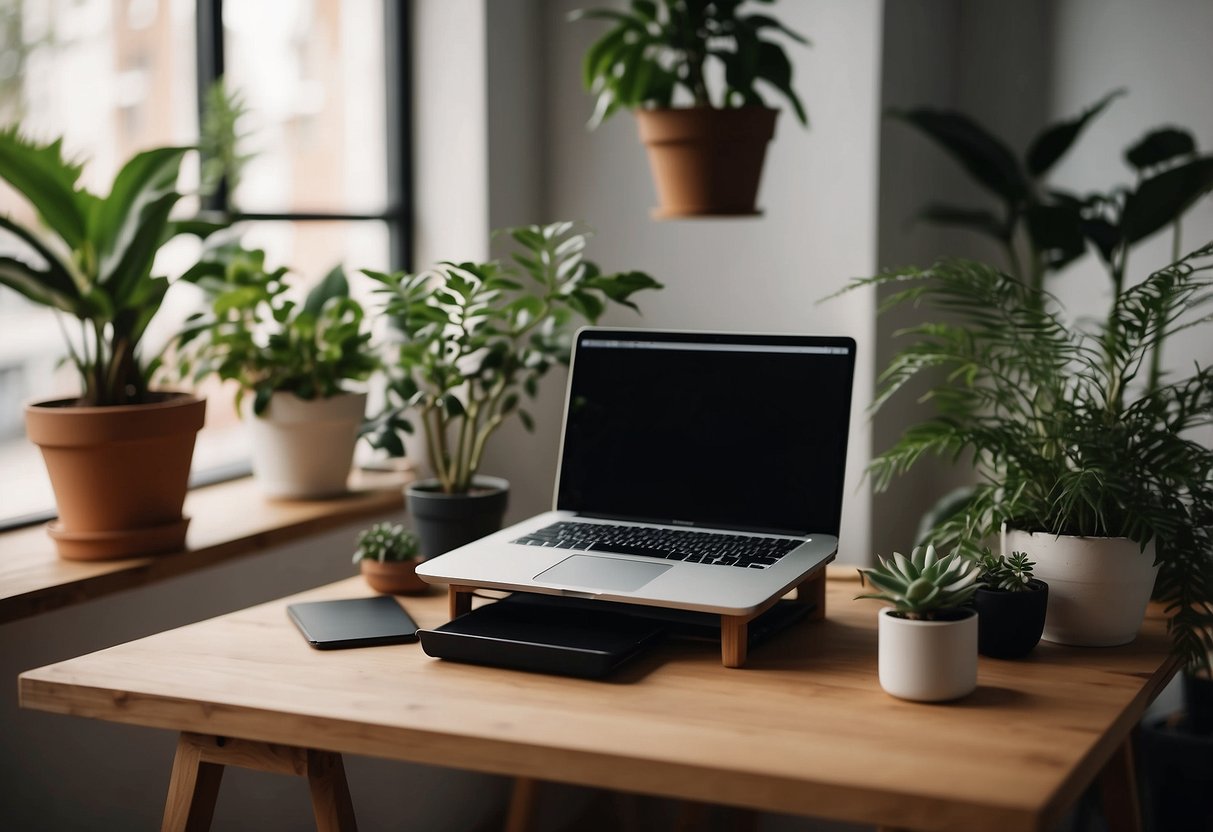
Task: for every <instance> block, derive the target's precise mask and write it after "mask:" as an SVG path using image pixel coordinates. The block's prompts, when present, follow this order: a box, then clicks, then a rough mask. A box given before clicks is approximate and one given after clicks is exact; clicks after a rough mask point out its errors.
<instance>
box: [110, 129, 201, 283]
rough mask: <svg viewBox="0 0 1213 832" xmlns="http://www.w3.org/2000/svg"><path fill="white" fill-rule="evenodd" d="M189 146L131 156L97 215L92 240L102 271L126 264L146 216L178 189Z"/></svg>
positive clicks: (163, 148) (119, 172) (149, 151)
mask: <svg viewBox="0 0 1213 832" xmlns="http://www.w3.org/2000/svg"><path fill="white" fill-rule="evenodd" d="M188 152H189V148H186V147H159V148H155V149H153V150H146V151H144V152H142V153H138V154H136V155H135V156H133V157H131V159H130V161H128V162H127V163H126V164H125V165H123V166H122V170H120V171H118V175H117V176H116V177H114V186H113V188H112V189H111V190H110V194H109V196H108V197H106V198H105V200H104V201H103V202H102V204H101V206H100V208H99V210H98V211H97V213H96V215H95V219H94V221H93V227H92V228H91V229H90V231H91V232H92V233H91V234H90V237H91V238H92V240H93V241H94V243H95V245H96V247H97V250H98V254H99V255H100V257H101V272H102V274H105V273H108V272H109V271H110V270H111V269H113V267H114V265H115V264H116V263H119V262H121V261H122V259H123V257H124V256H125V255H126V249H127V247H128V246H129V245H130V243H131V241H132V240H133V239H134V237H135V234H136V232H137V231H138V229H139V227H140V224H141V223H142V221H143V214H144V212H145V211H147V209H148V207H149V206H151V205H152V204H153V203H154V202H156V201H158V200H160V199H161V198H162V197H164V196H165V195H166V194H169V193H173V192H174V191H175V190H176V185H177V174H178V172H179V171H180V169H181V160H182V159H183V158H184V156H185V154H186V153H188Z"/></svg>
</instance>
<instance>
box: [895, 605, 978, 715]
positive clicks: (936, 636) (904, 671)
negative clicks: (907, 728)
mask: <svg viewBox="0 0 1213 832" xmlns="http://www.w3.org/2000/svg"><path fill="white" fill-rule="evenodd" d="M966 612H967V613H968V615H966V616H965V617H963V618H960V619H958V620H956V621H914V620H911V619H908V618H899V617H897V616H895V615H893V614H892V613H893V609H892V608H891V607H885V608H884V609H882V610H881V611H880V631H879V637H880V642H879V654H880V655H879V664H880V686H881V687H882V688H884V689H885V692H886V693H889V694H892V695H893V696H896V697H898V698H899V699H911V700H914V701H915V702H945V701H947V700H949V699H959V698H960V697H962V696H967V695H968V694H970V693H972V692H973V691H974V690H975V689H976V688H977V613H976V612H973V611H972V610H966Z"/></svg>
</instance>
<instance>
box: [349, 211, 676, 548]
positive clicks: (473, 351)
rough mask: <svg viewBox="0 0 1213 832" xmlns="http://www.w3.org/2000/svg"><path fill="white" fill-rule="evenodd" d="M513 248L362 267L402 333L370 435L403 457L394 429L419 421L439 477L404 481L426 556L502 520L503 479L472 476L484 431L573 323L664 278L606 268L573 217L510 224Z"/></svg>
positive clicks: (506, 414)
mask: <svg viewBox="0 0 1213 832" xmlns="http://www.w3.org/2000/svg"><path fill="white" fill-rule="evenodd" d="M507 233H508V235H509V237H510V239H511V240H512V241H513V242H514V243H515V244H516V247H517V250H515V251H514V252H513V254H512V255H511V260H510V261H509V262H506V263H501V262H497V261H493V262H488V263H441V264H439V265H438V266H437V267H436V268H435V269H433V270H431V271H427V272H421V273H418V274H406V273H403V272H397V273H394V274H385V273H382V272H374V271H367V272H366V274H367V275H369V276H370V277H371V278H373V279H374V280H376V281H378V282H379V283H380V284H381V288H380V292H381V294H382V296H383V297H384V299H385V306H384V311H385V313H386V314H387V315H389V316H390V317H391V319H392V322H393V325H394V327H395V329H396V330H397V332H398V334H399V335H400V338H401V341H400V344H399V347H398V351H397V354H396V359H395V362H394V363H392V365H391V366H390V367H389V373H388V377H389V380H388V384H387V387H386V400H387V407H386V409H385V410H384V412H383V413H381V414H380V415H379V416H378V417H376V418H375V419H374V420H372V422H371V426H370V430H369V433H370V436H371V443H372V445H374V446H375V447H379V448H383V449H386V450H387V451H388V452H389V453H392V454H394V455H397V456H399V455H402V454H403V453H404V445H403V442H402V441H401V438H400V434H399V431H400V430H402V429H403V430H406V431H408V430H412V424H411V423H410V422H409V421H408V420H407V419H406V418H405V415H404V414H405V413H408V412H411V413H413V414H414V418H415V419H416V420H418V421H420V422H421V427H422V430H423V431H424V434H425V438H426V447H427V448H428V450H429V455H430V464H431V465H432V466H433V468H434V471H435V474H436V476H435V477H434V478H433V479H429V480H422V481H419V482H416V483H413V484H411V485H409V486H408V488H407V499H408V509H409V511H410V513H411V514H412V516H413V519H414V522H415V527H416V529H417V532H418V534H420V536H421V551H422V554H424V555H425V556H426V557H433V556H435V555H438V554H441V553H442V552H445V551H448V550H450V549H453V548H455V547H457V546H461V545H463V544H464V543H468V542H470V541H472V540H476V539H478V538H480V537H483V536H484V535H486V534H489V533H490V532H493V531H496V530H497V529H499V528H500V527H501V522H502V517H503V515H504V512H505V508H506V501H507V498H508V496H507V495H508V486H509V484H508V482H506V481H505V480H502V479H497V478H488V477H479V476H477V475H478V472H479V470H480V464H481V461H482V460H483V458H484V450H485V446H486V445H487V443H488V441H489V439H490V438H491V437H492V436H493V434H494V433H496V431H497V430H498V428H500V427H501V425H502V424H504V423H505V421H506V420H507V419H509V418H511V417H512V416H514V415H515V414H516V415H517V416H518V418H519V419H520V420H521V421H522V423H523V425H524V426H525V427H526V428H527V429H528V430H530V429H532V428H533V422H532V418H531V416H530V414H529V413H527V411H526V410H525V409H523V408H522V407H521V406H520V405H521V402H522V396H523V395H526V396H528V397H530V398H534V397H535V395H536V394H537V392H538V389H539V383H540V381H541V380H542V379H543V377H544V376H545V375H547V373H548V371H549V370H550V369H551V368H552V367H553V366H555V365H556V364H559V363H567V361H568V356H569V348H570V342H571V337H572V331H573V329H574V326H575V325H576V324H577V323H578V322H579V321H583V320H584V321H589V322H591V323H593V322H595V321H597V320H598V318H599V316H601V315H602V313H603V312H604V311H606V309H607V308H608V306H609V305H610V304H613V303H614V304H621V305H623V306H627V307H630V308H632V309H636V308H637V307H636V305H635V304H634V303H633V302H632V300H631V296H632V295H633V294H634V293H636V292H639V291H642V290H645V289H657V288H660V284H659V283H657V281H655V280H653V278H651V277H650V276H649V275H647V274H644V273H643V272H637V271H629V272H616V273H611V274H604V273H603V272H602V271H601V270H600V269H599V268H598V266H597V265H595V264H594V263H592V262H590V261H589V260H586V259H585V258H584V251H585V248H586V245H587V242H588V240H589V234H588V232H586V231H584V230H582V229H579V228H578V227H577V226H576V225H575V224H574V223H571V222H559V223H553V224H552V225H546V226H525V227H520V228H513V229H508V232H507Z"/></svg>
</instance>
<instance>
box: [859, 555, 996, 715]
mask: <svg viewBox="0 0 1213 832" xmlns="http://www.w3.org/2000/svg"><path fill="white" fill-rule="evenodd" d="M877 560H879V561H880V565H879V566H877V567H875V568H872V569H861V570H859V575H860V579H861V580H863V581H865V582H866V583H870V584H871V585H872V586H873V587H875V588H876V589H877V590H879V591H878V592H874V593H869V594H866V595H859V596H857V598H875V599H878V600H881V601H887V602H888V603H890V604H892V606H891V607H885V608H884V609H882V610H881V611H880V630H879V638H880V643H879V644H880V646H879V664H880V686H881V687H882V688H884V689H885V691H886V692H887V693H890V694H892V695H893V696H896V697H898V698H899V699H911V700H914V701H918V702H941V701H946V700H949V699H959V698H960V697H962V696H966V695H968V694H969V693H972V692H973V690H974V689H975V688H976V687H977V612H976V611H975V610H973V609H972V608H971V607H969V606H968V604H969V602H970V600H972V598H973V594H974V592H976V590H977V578H978V568H977V564H976V563H974V562H973V561H972V560H969V559H967V558H965V557H964V556H963V555H961V554H959V553H953V554H950V555H946V556H944V557H939V556H938V554H937V553H936V551H935V547H934V546H927V547H926V548H925V549H924V548H923V547H921V546H919V547H918V548H916V549H914V551H913V553H912V554H911V555H910V557H908V558H907V557H906V556H905V555H902V554H900V553H898V552H894V553H893V557H892V558H890V559H888V560H885V559H884V558H878V559H877Z"/></svg>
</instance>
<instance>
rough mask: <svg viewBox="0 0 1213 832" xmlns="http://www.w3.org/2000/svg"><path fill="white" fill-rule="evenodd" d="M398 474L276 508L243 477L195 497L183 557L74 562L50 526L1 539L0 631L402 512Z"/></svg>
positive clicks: (368, 477)
mask: <svg viewBox="0 0 1213 832" xmlns="http://www.w3.org/2000/svg"><path fill="white" fill-rule="evenodd" d="M405 481H406V477H405V476H404V475H402V474H399V473H377V472H359V473H357V474H356V475H355V476H354V478H353V480H352V486H353V489H352V491H351V492H350V493H349V494H347V495H345V496H343V497H337V498H334V499H329V500H306V501H304V500H269V499H267V498H265V497H264V496H262V495H261V493H260V491H258V488H257V485H256V484H255V483H254V482H253V480H252V478H250V477H244V478H242V479H238V480H232V481H230V482H225V483H219V484H216V485H212V486H207V487H205V488H199V489H195V490H193V491H191V492H190V493H189V495H188V496H187V497H186V500H185V515H186V516H187V517H190V518H192V519H191V521H190V528H189V535H188V537H187V538H186V544H187V548H186V549H185V550H184V551H181V552H176V553H171V554H166V555H155V556H151V557H142V558H128V559H124V560H111V561H89V562H85V561H68V560H62V559H60V558H59V557H58V555H57V554H56V553H55V548H54V544H53V543H52V541H51V539H50V538H49V537H48V536H47V534H46V529H45V527H43V526H35V527H32V528H25V529H18V530H14V531H10V532H3V533H0V551H3V552H4V557H3V558H2V559H0V624H4V623H8V622H10V621H17V620H19V619H22V618H27V617H29V616H33V615H37V614H38V613H41V612H46V611H48V610H53V609H58V608H60V607H66V606H71V605H73V604H78V603H81V602H83V601H89V600H91V599H93V598H99V597H101V596H103V595H109V594H111V593H114V592H118V591H120V590H123V589H129V588H131V587H136V586H143V585H146V584H151V583H155V582H157V581H161V580H164V579H166V578H171V577H174V576H177V575H183V574H187V573H189V572H193V571H195V570H197V569H204V568H206V567H208V566H213V565H215V564H217V563H223V562H224V561H229V560H234V559H236V558H242V557H245V556H248V555H255V554H258V553H260V552H262V551H265V550H266V549H268V548H270V547H273V546H278V545H281V544H283V543H288V542H291V541H294V540H298V539H300V538H302V537H306V536H308V535H312V534H315V533H317V532H321V531H326V530H328V529H332V528H335V527H338V526H341V525H344V524H346V523H350V522H353V521H356V520H359V519H361V518H364V517H371V516H375V515H379V514H384V513H387V512H391V511H394V510H398V509H401V508H403V506H404V494H403V491H402V488H401V486H402V485H403V484H404V482H405Z"/></svg>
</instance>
